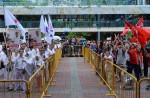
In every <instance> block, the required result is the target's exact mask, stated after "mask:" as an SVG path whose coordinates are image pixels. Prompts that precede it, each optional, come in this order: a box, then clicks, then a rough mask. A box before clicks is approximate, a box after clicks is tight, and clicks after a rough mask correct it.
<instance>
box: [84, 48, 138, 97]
mask: <svg viewBox="0 0 150 98" xmlns="http://www.w3.org/2000/svg"><path fill="white" fill-rule="evenodd" d="M84 52H85V54H84V57H85V58H86V59H87V61H89V63H90V64H91V66H92V68H93V69H94V72H95V73H96V74H97V75H98V76H99V77H100V79H101V80H102V81H103V83H104V84H105V85H106V86H107V87H108V88H109V89H110V92H109V93H108V94H106V95H108V96H110V95H113V96H115V98H137V97H138V96H137V94H138V87H137V83H138V81H137V79H136V78H135V76H133V75H132V74H130V73H128V72H127V71H126V70H125V68H123V67H122V68H121V67H119V66H118V65H115V64H113V63H112V62H110V61H109V60H105V59H103V58H102V56H100V55H99V54H97V53H96V52H94V51H92V50H90V49H89V48H85V49H84ZM115 70H117V71H115ZM118 75H119V76H120V78H121V80H119V81H118V78H117V77H116V76H118Z"/></svg>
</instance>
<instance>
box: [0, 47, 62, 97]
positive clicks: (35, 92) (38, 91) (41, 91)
mask: <svg viewBox="0 0 150 98" xmlns="http://www.w3.org/2000/svg"><path fill="white" fill-rule="evenodd" d="M61 57H62V49H61V48H60V49H58V50H57V51H56V52H55V54H53V55H52V56H50V57H49V58H48V59H47V60H46V61H45V62H44V64H43V65H42V66H41V67H40V68H39V69H38V70H37V71H36V72H35V73H34V74H33V75H32V76H31V77H30V78H29V80H27V81H26V80H0V98H43V97H44V96H51V95H47V90H48V88H49V87H50V86H52V85H54V82H55V81H54V80H53V78H54V75H55V73H56V70H57V67H58V64H59V61H60V59H61ZM16 82H19V83H20V84H24V85H25V87H26V91H22V90H21V89H20V90H17V91H14V90H12V91H8V90H7V87H8V85H9V84H12V85H14V84H15V83H16Z"/></svg>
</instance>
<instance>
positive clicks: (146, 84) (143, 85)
mask: <svg viewBox="0 0 150 98" xmlns="http://www.w3.org/2000/svg"><path fill="white" fill-rule="evenodd" d="M138 87H139V88H138V98H149V97H150V94H149V92H150V78H143V79H141V80H140V81H139V83H138Z"/></svg>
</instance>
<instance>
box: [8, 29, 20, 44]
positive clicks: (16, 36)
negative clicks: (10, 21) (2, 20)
mask: <svg viewBox="0 0 150 98" xmlns="http://www.w3.org/2000/svg"><path fill="white" fill-rule="evenodd" d="M8 37H9V39H10V40H11V41H13V43H14V44H19V43H20V40H21V39H20V37H21V30H18V29H8V33H7V36H6V39H8Z"/></svg>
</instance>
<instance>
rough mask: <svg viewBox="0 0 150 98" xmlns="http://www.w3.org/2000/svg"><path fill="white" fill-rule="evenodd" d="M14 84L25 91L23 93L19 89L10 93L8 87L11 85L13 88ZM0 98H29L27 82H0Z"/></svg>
mask: <svg viewBox="0 0 150 98" xmlns="http://www.w3.org/2000/svg"><path fill="white" fill-rule="evenodd" d="M16 83H19V84H20V85H21V84H22V85H24V86H25V87H26V90H25V91H24V90H22V88H21V87H19V88H18V89H17V90H15V91H14V90H11V91H10V90H9V89H8V86H9V85H12V86H13V87H15V84H16ZM0 98H29V88H28V82H27V81H25V80H0Z"/></svg>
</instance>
